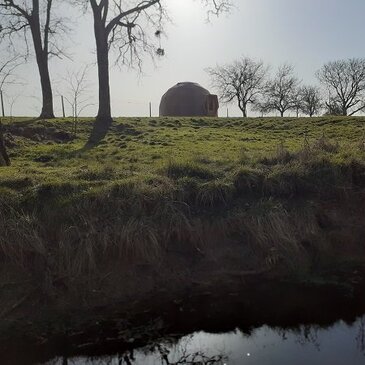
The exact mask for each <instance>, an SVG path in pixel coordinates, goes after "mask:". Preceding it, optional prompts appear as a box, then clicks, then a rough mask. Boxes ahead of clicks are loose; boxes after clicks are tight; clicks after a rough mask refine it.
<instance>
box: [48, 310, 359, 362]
mask: <svg viewBox="0 0 365 365" xmlns="http://www.w3.org/2000/svg"><path fill="white" fill-rule="evenodd" d="M364 345H365V317H362V318H358V319H357V320H356V321H355V322H354V323H352V324H348V323H345V322H343V321H338V322H337V323H335V324H334V325H333V326H331V327H329V328H321V327H320V326H316V325H305V326H298V327H296V328H293V329H286V330H284V329H280V328H275V327H269V326H262V327H260V328H256V329H253V330H252V331H251V332H250V333H243V332H242V331H240V330H238V329H237V330H235V331H232V332H228V333H223V334H209V333H205V332H196V333H194V334H191V335H187V336H184V337H182V338H181V339H180V340H178V341H177V343H169V340H164V341H161V342H160V343H157V344H153V345H150V346H148V347H145V348H142V349H136V350H134V351H130V352H125V353H123V354H115V355H111V356H102V357H99V358H88V357H79V358H77V357H76V358H70V359H68V360H67V359H66V358H56V359H53V360H51V361H49V362H47V363H46V364H47V365H58V364H59V365H65V364H69V365H71V364H74V365H86V364H95V365H96V364H97V365H104V364H105V365H106V364H108V365H109V364H110V365H119V364H135V365H147V364H148V365H157V364H158V365H162V364H166V365H167V364H189V365H190V364H211V365H213V364H217V365H218V364H219V365H221V364H230V365H239V364H247V365H259V364H260V365H265V364H267V365H269V364H270V365H276V364H277V365H286V364H288V365H289V364H296V365H301V364H303V365H304V364H306V365H307V364H311V365H315V364H331V365H346V364H351V365H357V364H358V365H363V364H364V363H365V351H364V350H365V348H364Z"/></svg>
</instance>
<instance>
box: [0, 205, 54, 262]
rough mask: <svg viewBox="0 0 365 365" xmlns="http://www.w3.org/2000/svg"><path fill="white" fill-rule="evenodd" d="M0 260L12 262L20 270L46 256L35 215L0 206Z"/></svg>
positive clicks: (39, 226) (44, 245)
mask: <svg viewBox="0 0 365 365" xmlns="http://www.w3.org/2000/svg"><path fill="white" fill-rule="evenodd" d="M0 227H1V234H0V259H5V260H7V261H10V262H13V263H14V264H16V265H17V266H18V267H20V268H22V269H26V268H29V266H33V265H34V264H37V263H40V261H41V260H39V259H44V258H45V257H46V254H47V248H46V244H45V241H44V239H43V238H42V234H41V231H42V227H41V225H40V224H39V222H38V220H37V218H36V216H35V214H28V213H25V212H23V211H20V212H18V211H16V210H15V209H13V208H11V207H10V206H6V205H3V204H2V205H1V206H0Z"/></svg>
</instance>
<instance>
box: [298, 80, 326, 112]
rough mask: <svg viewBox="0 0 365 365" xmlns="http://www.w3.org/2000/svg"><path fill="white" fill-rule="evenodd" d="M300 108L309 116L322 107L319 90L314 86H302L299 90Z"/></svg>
mask: <svg viewBox="0 0 365 365" xmlns="http://www.w3.org/2000/svg"><path fill="white" fill-rule="evenodd" d="M299 96H300V110H301V111H302V112H303V113H304V114H306V115H309V116H310V117H313V115H316V114H318V113H319V112H320V110H321V109H322V105H323V102H322V96H321V91H320V90H319V88H318V87H316V86H302V87H301V88H300V90H299Z"/></svg>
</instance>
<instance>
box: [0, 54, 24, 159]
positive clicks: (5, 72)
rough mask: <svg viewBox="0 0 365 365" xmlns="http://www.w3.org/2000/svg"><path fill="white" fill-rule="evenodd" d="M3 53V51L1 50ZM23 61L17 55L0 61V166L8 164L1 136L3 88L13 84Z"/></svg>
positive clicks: (3, 114)
mask: <svg viewBox="0 0 365 365" xmlns="http://www.w3.org/2000/svg"><path fill="white" fill-rule="evenodd" d="M2 53H3V54H4V51H2ZM22 63H23V58H22V57H20V56H19V55H15V56H10V57H9V58H8V59H7V60H6V61H4V62H1V63H0V104H1V117H0V166H1V165H6V166H9V165H10V158H9V155H8V154H7V152H6V147H5V142H4V136H3V125H2V120H1V118H2V117H4V116H5V108H4V99H3V95H4V90H5V88H6V86H8V85H13V84H15V83H16V77H15V75H14V71H15V69H16V68H17V67H19V66H20V65H21V64H22Z"/></svg>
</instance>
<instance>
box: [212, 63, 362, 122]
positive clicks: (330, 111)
mask: <svg viewBox="0 0 365 365" xmlns="http://www.w3.org/2000/svg"><path fill="white" fill-rule="evenodd" d="M269 69H270V68H269V67H268V66H266V65H265V64H264V63H263V62H262V61H257V60H253V59H251V58H249V57H243V58H241V59H240V60H236V61H233V62H232V63H229V64H226V65H217V66H216V67H211V68H208V69H207V70H206V71H207V73H208V74H209V76H210V78H211V82H212V86H213V87H214V88H215V89H216V90H217V91H218V94H219V98H220V100H221V101H222V102H223V103H231V102H235V103H236V104H237V106H238V108H239V109H240V110H241V112H242V115H243V116H244V117H247V110H248V107H251V109H252V110H253V111H255V112H257V113H259V114H260V115H262V116H263V115H266V114H269V113H272V112H276V113H279V114H280V116H281V117H283V116H284V115H285V113H287V112H288V111H294V112H295V113H296V115H297V116H299V114H300V113H302V114H305V115H309V116H310V117H312V116H314V115H317V114H320V113H323V114H326V115H344V116H346V115H354V114H356V113H359V112H360V111H363V110H365V59H364V58H350V59H346V60H338V61H333V62H328V63H326V64H324V65H323V66H322V67H321V68H320V69H319V70H318V71H317V72H316V77H317V79H318V81H319V82H320V86H317V85H303V84H302V82H301V80H300V79H299V78H298V77H297V76H296V75H295V72H294V67H293V66H292V65H289V64H283V65H281V66H279V67H278V69H277V70H276V72H275V73H274V75H270V74H269Z"/></svg>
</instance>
